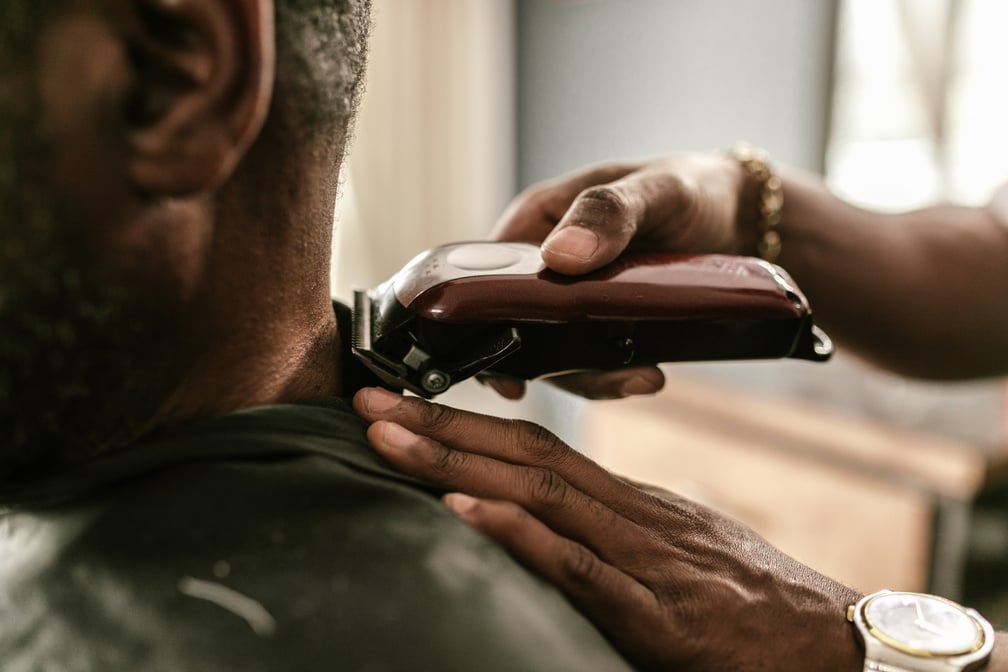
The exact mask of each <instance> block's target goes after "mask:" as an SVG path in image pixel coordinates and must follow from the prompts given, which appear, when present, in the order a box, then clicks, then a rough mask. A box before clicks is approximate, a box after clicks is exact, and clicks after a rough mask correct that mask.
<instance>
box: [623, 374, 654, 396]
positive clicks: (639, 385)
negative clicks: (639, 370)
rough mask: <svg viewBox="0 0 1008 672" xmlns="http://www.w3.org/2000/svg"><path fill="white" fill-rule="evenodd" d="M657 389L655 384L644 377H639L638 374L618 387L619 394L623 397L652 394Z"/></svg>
mask: <svg viewBox="0 0 1008 672" xmlns="http://www.w3.org/2000/svg"><path fill="white" fill-rule="evenodd" d="M657 391H658V388H657V387H655V384H654V383H652V382H651V381H649V380H647V379H646V378H641V377H640V376H634V377H633V378H631V379H630V380H628V381H626V382H625V383H623V386H622V387H620V394H622V395H623V396H624V397H635V396H638V395H642V394H654V393H655V392H657Z"/></svg>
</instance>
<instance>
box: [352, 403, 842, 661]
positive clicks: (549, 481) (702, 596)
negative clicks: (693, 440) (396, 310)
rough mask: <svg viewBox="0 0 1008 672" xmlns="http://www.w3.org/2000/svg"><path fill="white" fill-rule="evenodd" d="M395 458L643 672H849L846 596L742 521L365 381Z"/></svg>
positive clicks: (365, 411)
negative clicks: (437, 488) (442, 491)
mask: <svg viewBox="0 0 1008 672" xmlns="http://www.w3.org/2000/svg"><path fill="white" fill-rule="evenodd" d="M353 403H354V408H355V410H356V411H357V412H358V413H359V414H360V415H362V416H363V417H364V418H365V419H367V420H369V421H371V422H373V424H372V425H371V427H370V428H369V430H368V438H369V440H370V441H371V444H372V446H374V448H375V450H377V451H378V453H379V454H380V455H381V456H382V457H383V458H384V459H385V460H387V461H388V462H389V463H390V464H391V465H392V466H393V467H395V468H396V469H399V470H401V471H403V472H405V473H408V474H411V475H413V476H416V477H419V478H422V479H425V480H428V481H432V482H434V483H437V484H440V485H442V486H444V487H446V488H449V489H452V490H457V491H459V493H466V494H458V493H455V494H449V495H447V496H446V497H445V498H444V501H445V504H446V505H447V506H448V507H449V508H451V509H452V510H453V511H454V512H455V513H456V514H458V515H459V516H460V517H462V519H463V520H465V521H467V522H469V523H470V524H472V525H473V526H475V527H477V528H478V529H480V530H482V531H483V532H484V533H486V534H487V535H489V536H490V537H492V538H494V539H496V540H497V541H498V542H500V543H501V544H502V545H503V546H505V547H506V548H507V549H508V550H509V551H510V552H511V553H512V554H513V555H514V556H515V557H516V558H517V559H518V561H520V562H521V563H523V564H525V565H526V566H527V567H528V568H529V569H531V570H532V571H534V572H536V573H538V574H540V575H541V576H543V577H544V578H545V579H546V580H548V581H550V582H552V583H554V584H555V585H556V586H557V587H558V588H559V589H560V590H561V591H562V592H563V593H564V594H565V595H566V596H567V597H568V598H569V599H570V601H571V602H572V603H573V604H574V605H575V606H576V607H577V608H579V609H580V610H581V611H582V612H583V613H584V614H585V615H586V616H587V617H588V618H589V619H591V620H592V621H593V622H594V623H595V625H596V626H597V627H598V628H599V630H600V631H602V632H603V633H604V634H605V635H606V636H607V637H608V638H609V639H610V641H612V643H613V644H614V645H615V646H616V647H617V648H618V649H619V650H620V651H621V652H622V653H623V654H624V655H625V656H626V657H627V659H629V660H630V661H631V662H633V663H634V664H636V665H638V666H640V667H641V668H643V669H648V670H705V671H706V670H782V671H788V670H795V671H798V670H802V671H803V672H804V671H805V670H826V669H829V670H839V671H843V670H852V671H854V670H860V669H861V661H862V657H861V654H860V652H859V650H858V648H857V644H856V643H855V638H854V634H853V630H852V629H851V626H850V625H849V624H848V623H847V622H846V620H845V609H846V606H847V605H848V604H853V603H854V602H855V601H856V600H857V598H858V597H859V596H858V595H857V594H856V593H855V592H854V591H852V590H850V589H848V588H846V587H844V586H842V585H840V584H838V583H836V582H834V581H832V580H830V579H828V578H826V577H824V576H822V575H820V574H818V573H816V572H814V571H813V570H811V569H809V568H808V567H805V566H804V565H802V564H800V563H799V562H797V561H796V560H794V559H792V558H790V557H788V556H786V555H784V554H783V553H781V552H780V551H778V550H777V549H775V548H773V547H772V546H770V545H769V544H768V543H767V542H766V541H764V540H763V539H762V538H761V537H759V536H758V535H757V534H755V533H754V532H753V531H752V530H750V529H748V528H746V527H745V526H743V525H741V524H739V523H737V522H735V521H733V520H730V519H727V518H725V517H723V516H721V515H719V514H717V513H715V512H713V511H711V510H709V509H706V508H704V507H702V506H700V505H698V504H695V503H693V502H690V501H688V500H686V499H683V498H681V497H677V496H676V495H673V494H671V493H668V492H665V491H661V490H658V489H652V488H648V487H646V486H639V485H637V484H634V483H632V482H629V481H626V480H623V479H620V478H617V477H616V476H613V475H612V474H610V473H609V472H607V471H606V470H605V469H603V468H602V467H600V466H598V465H597V464H595V463H594V462H592V461H591V460H589V459H587V458H586V457H584V456H582V455H581V454H579V453H577V452H576V451H574V450H572V449H571V448H569V447H567V446H566V445H564V444H563V443H562V442H561V441H560V440H559V439H557V438H556V437H554V436H553V435H552V434H550V433H549V432H547V431H546V430H544V429H542V428H541V427H538V426H536V425H533V424H529V423H525V422H516V421H509V420H501V419H497V418H492V417H487V416H480V415H475V414H472V413H468V412H464V411H458V410H454V409H451V408H448V407H445V406H440V405H436V404H431V403H429V402H425V401H422V400H420V399H417V398H404V397H400V396H398V395H394V394H392V393H389V392H386V391H384V390H377V389H365V390H362V391H361V392H359V393H358V394H357V396H356V397H354V402H353Z"/></svg>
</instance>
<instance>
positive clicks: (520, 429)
mask: <svg viewBox="0 0 1008 672" xmlns="http://www.w3.org/2000/svg"><path fill="white" fill-rule="evenodd" d="M504 429H505V433H506V436H505V437H504V440H505V441H507V442H508V443H510V444H511V445H517V446H521V447H522V450H524V452H525V453H526V454H528V455H529V457H531V458H532V459H533V461H534V462H535V463H537V464H538V463H546V464H552V463H554V462H555V461H556V460H557V457H558V456H559V455H562V454H563V453H565V452H566V450H568V448H567V446H566V445H564V443H563V442H562V441H560V439H558V438H557V436H556V435H555V434H553V432H551V431H549V430H548V429H546V428H545V427H543V426H542V425H538V424H536V423H534V422H529V421H528V420H509V421H508V422H507V424H506V425H505V426H504Z"/></svg>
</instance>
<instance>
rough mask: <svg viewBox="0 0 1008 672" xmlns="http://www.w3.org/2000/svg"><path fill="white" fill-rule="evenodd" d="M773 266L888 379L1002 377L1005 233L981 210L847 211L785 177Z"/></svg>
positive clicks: (811, 184)
mask: <svg viewBox="0 0 1008 672" xmlns="http://www.w3.org/2000/svg"><path fill="white" fill-rule="evenodd" d="M783 177H784V181H785V200H784V211H783V219H782V222H781V235H782V238H783V240H784V245H783V249H782V253H781V257H780V259H779V263H780V264H781V265H782V266H784V267H785V268H786V269H787V270H788V271H789V272H790V273H791V274H792V275H793V276H794V278H795V280H796V281H797V282H798V284H799V285H800V286H801V288H802V290H803V291H804V292H805V293H806V294H807V296H808V297H809V300H810V302H811V303H812V306H813V309H814V310H815V313H816V319H817V321H818V322H819V323H820V324H822V325H823V327H824V328H826V330H827V331H828V332H829V333H830V334H831V336H833V337H834V338H835V339H836V340H837V341H838V342H840V343H842V344H843V345H844V346H846V347H847V348H849V349H851V350H853V351H855V352H857V353H859V354H860V355H862V356H863V357H865V358H867V359H869V360H872V361H874V362H877V363H878V364H880V365H882V366H885V367H887V368H890V369H892V370H895V371H897V372H900V373H903V374H907V375H912V376H920V377H931V378H968V377H977V376H985V375H996V374H1000V373H1005V372H1008V226H1005V225H1004V224H1002V223H1000V222H998V221H997V220H995V219H994V218H993V217H992V216H991V215H990V213H989V212H988V211H987V210H985V209H983V208H967V207H954V206H941V207H935V208H929V209H925V210H919V211H916V212H910V213H903V214H895V215H889V214H880V213H873V212H870V211H867V210H863V209H860V208H856V207H854V206H851V205H850V204H848V203H845V202H843V201H841V200H840V199H838V198H836V197H835V196H833V195H832V194H831V193H830V192H829V191H828V190H827V189H826V187H825V185H823V184H822V182H821V181H820V180H819V179H818V178H815V177H812V176H809V175H807V174H803V173H800V172H797V171H785V172H784V175H783Z"/></svg>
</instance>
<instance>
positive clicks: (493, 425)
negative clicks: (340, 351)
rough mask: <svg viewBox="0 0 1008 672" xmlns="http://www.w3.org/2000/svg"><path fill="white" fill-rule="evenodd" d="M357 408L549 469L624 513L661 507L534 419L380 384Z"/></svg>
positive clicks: (463, 447)
mask: <svg viewBox="0 0 1008 672" xmlns="http://www.w3.org/2000/svg"><path fill="white" fill-rule="evenodd" d="M353 407H354V410H355V411H357V413H359V414H360V415H361V416H362V417H364V418H365V419H366V420H368V421H370V422H377V421H379V420H386V421H390V422H393V423H396V424H398V425H401V426H402V427H405V428H406V429H408V430H409V431H411V432H413V433H415V434H419V435H421V436H425V437H428V438H430V439H434V440H435V441H438V442H440V443H442V444H444V445H446V446H450V447H451V448H454V449H456V450H459V451H464V452H468V453H472V454H475V455H482V456H485V457H490V458H493V459H496V460H500V461H502V462H506V463H509V464H514V465H520V466H532V467H540V468H543V469H548V470H550V471H553V472H555V473H556V474H558V475H559V476H560V477H562V478H563V479H564V480H565V481H566V482H568V483H570V484H571V485H572V486H573V487H574V488H577V489H578V490H580V491H581V492H584V493H585V494H587V495H590V496H591V497H593V498H595V499H597V500H599V501H600V502H602V503H603V504H605V505H606V506H609V507H610V508H612V509H613V510H614V511H617V512H618V513H621V514H623V515H628V516H630V515H631V514H633V515H643V514H645V513H647V512H651V511H654V510H655V509H657V508H659V507H658V504H657V503H656V502H653V501H651V500H653V499H654V498H653V496H651V495H649V494H648V495H644V496H642V495H643V493H641V492H640V491H638V490H636V489H635V488H633V486H631V485H629V484H627V483H625V482H623V481H622V480H620V479H618V478H616V477H614V476H613V475H612V474H610V473H609V472H608V471H606V469H604V468H603V467H601V466H599V465H598V464H596V463H595V462H592V461H591V460H589V459H588V458H587V457H585V456H584V455H582V454H581V453H579V452H577V451H576V450H574V449H573V448H571V447H569V446H568V445H567V444H565V443H564V442H563V441H561V440H560V439H558V438H557V437H556V436H554V435H553V434H552V433H551V432H549V431H548V430H546V429H544V428H542V427H540V426H539V425H536V424H533V423H530V422H525V421H521V420H503V419H501V418H495V417H492V416H487V415H480V414H478V413H471V412H468V411H459V410H457V409H454V408H450V407H448V406H442V405H440V404H432V403H430V402H427V401H424V400H422V399H418V398H416V397H402V396H399V395H395V394H393V393H391V392H388V391H387V390H382V389H380V388H366V389H363V390H361V391H359V392H358V393H357V394H356V395H355V396H354V398H353Z"/></svg>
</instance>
